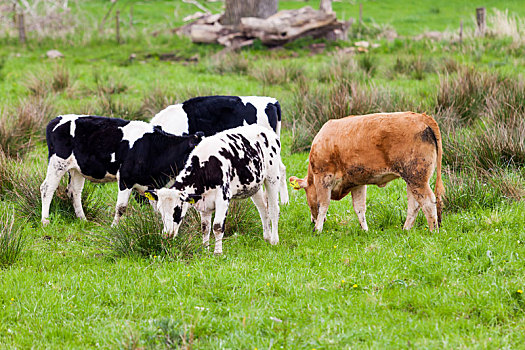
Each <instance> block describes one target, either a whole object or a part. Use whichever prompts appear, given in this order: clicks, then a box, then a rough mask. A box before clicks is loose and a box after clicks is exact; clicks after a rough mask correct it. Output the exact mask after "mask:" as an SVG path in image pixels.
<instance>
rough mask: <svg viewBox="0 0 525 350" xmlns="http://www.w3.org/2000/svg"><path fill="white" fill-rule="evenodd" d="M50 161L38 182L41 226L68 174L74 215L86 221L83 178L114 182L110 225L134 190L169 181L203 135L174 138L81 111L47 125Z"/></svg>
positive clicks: (148, 127) (150, 127)
mask: <svg viewBox="0 0 525 350" xmlns="http://www.w3.org/2000/svg"><path fill="white" fill-rule="evenodd" d="M46 139H47V145H48V150H49V155H48V159H49V164H48V167H47V174H46V178H45V180H44V182H43V183H42V185H41V186H40V192H41V197H42V224H44V225H46V224H48V223H49V219H48V217H49V206H50V204H51V200H52V198H53V194H54V192H55V190H56V188H57V187H58V184H59V183H60V179H61V178H62V176H64V174H65V173H66V172H69V174H70V183H69V185H68V186H67V193H68V195H69V196H70V197H71V198H72V200H73V207H74V209H75V214H76V216H77V217H79V218H82V219H85V215H84V211H83V210H82V203H81V193H82V188H83V187H84V181H85V179H88V180H90V181H92V182H110V181H118V185H119V192H118V198H117V205H116V210H115V218H114V220H113V225H116V224H117V223H118V221H119V219H120V217H121V216H122V214H123V213H124V211H125V210H126V207H127V204H128V200H129V195H130V193H131V190H132V189H134V188H135V189H137V190H139V191H142V192H144V191H146V190H147V189H151V188H159V187H162V186H166V185H169V181H170V179H171V181H173V179H174V178H175V175H176V174H177V173H178V171H177V170H178V169H181V168H182V167H183V165H184V163H185V161H186V159H187V156H188V155H189V153H190V152H191V151H192V150H193V149H194V148H195V146H196V144H198V143H199V142H200V140H201V139H202V134H197V135H186V136H175V135H171V134H168V133H166V132H164V131H162V130H161V128H160V127H154V126H153V125H152V124H149V123H145V122H141V121H128V120H122V119H118V118H105V117H97V116H83V115H72V114H70V115H63V116H59V117H57V118H55V119H53V120H52V121H51V122H49V124H48V125H47V128H46Z"/></svg>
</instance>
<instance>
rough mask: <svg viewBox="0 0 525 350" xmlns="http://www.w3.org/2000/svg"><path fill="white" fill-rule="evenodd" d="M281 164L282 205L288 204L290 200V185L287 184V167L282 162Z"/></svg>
mask: <svg viewBox="0 0 525 350" xmlns="http://www.w3.org/2000/svg"><path fill="white" fill-rule="evenodd" d="M279 163H280V164H279V173H280V174H279V176H280V177H279V195H280V197H281V204H288V202H289V201H290V198H289V196H288V185H287V183H286V167H285V166H284V164H283V162H282V161H280V162H279Z"/></svg>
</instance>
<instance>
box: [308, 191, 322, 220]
mask: <svg viewBox="0 0 525 350" xmlns="http://www.w3.org/2000/svg"><path fill="white" fill-rule="evenodd" d="M305 191H306V201H307V202H308V207H309V208H310V222H311V223H313V224H315V221H316V220H317V214H318V213H319V203H318V202H317V190H316V189H315V185H311V186H308V187H306V188H305Z"/></svg>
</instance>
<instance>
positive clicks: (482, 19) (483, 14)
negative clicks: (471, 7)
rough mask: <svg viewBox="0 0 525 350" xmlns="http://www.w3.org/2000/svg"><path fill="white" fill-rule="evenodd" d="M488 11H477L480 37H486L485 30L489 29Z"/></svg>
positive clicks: (483, 9)
mask: <svg viewBox="0 0 525 350" xmlns="http://www.w3.org/2000/svg"><path fill="white" fill-rule="evenodd" d="M486 20H487V10H486V9H485V8H484V7H478V8H477V9H476V23H477V24H478V35H479V36H485V29H487V22H486Z"/></svg>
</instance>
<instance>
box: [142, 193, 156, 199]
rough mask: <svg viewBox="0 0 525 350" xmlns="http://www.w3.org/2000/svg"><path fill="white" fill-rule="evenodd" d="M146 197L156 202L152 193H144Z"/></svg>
mask: <svg viewBox="0 0 525 350" xmlns="http://www.w3.org/2000/svg"><path fill="white" fill-rule="evenodd" d="M144 197H146V198H147V199H149V200H150V201H154V200H155V198H153V195H152V194H151V193H149V192H144Z"/></svg>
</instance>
